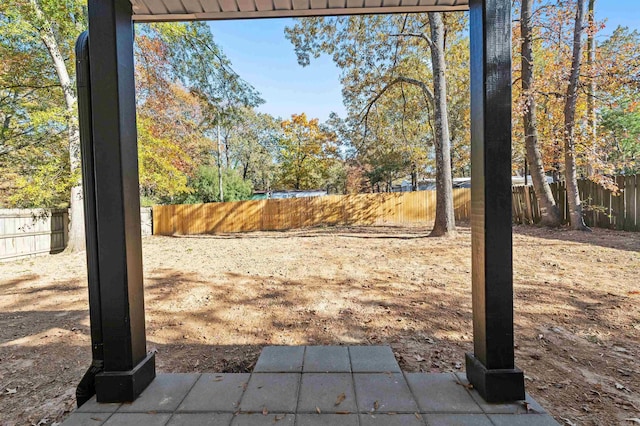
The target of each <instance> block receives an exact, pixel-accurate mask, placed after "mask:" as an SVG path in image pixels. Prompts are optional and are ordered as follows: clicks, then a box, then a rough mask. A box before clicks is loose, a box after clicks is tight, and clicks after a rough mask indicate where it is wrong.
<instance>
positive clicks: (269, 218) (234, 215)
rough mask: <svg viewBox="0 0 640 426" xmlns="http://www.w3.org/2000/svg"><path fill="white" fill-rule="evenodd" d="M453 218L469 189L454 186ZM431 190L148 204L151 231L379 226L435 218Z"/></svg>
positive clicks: (462, 210) (461, 213)
mask: <svg viewBox="0 0 640 426" xmlns="http://www.w3.org/2000/svg"><path fill="white" fill-rule="evenodd" d="M453 197H454V208H455V215H456V219H457V220H468V219H469V218H470V217H471V213H470V212H471V190H470V189H468V188H462V189H454V190H453ZM435 209H436V192H435V191H417V192H404V193H377V194H357V195H329V196H325V197H311V198H287V199H272V200H256V201H235V202H229V203H208V204H180V205H168V206H154V207H153V233H154V234H156V235H174V234H178V235H187V234H210V233H218V232H246V231H275V230H284V229H295V228H304V227H309V226H318V225H381V224H410V223H417V222H429V221H433V220H434V219H435Z"/></svg>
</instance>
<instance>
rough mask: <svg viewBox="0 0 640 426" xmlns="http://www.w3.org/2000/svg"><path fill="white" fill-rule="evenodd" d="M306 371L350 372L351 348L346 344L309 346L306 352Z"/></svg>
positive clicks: (304, 367)
mask: <svg viewBox="0 0 640 426" xmlns="http://www.w3.org/2000/svg"><path fill="white" fill-rule="evenodd" d="M302 371H303V372H305V373H349V372H351V362H350V361H349V349H348V348H347V347H346V346H307V350H306V351H305V354H304V364H303V370H302Z"/></svg>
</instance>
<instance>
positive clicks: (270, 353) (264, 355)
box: [253, 346, 305, 373]
mask: <svg viewBox="0 0 640 426" xmlns="http://www.w3.org/2000/svg"><path fill="white" fill-rule="evenodd" d="M304 348H305V347H304V346H267V347H266V348H264V349H262V352H261V353H260V356H259V357H258V362H256V366H255V367H254V369H253V372H254V373H299V372H301V371H302V361H303V359H304Z"/></svg>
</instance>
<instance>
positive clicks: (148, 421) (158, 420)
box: [104, 412, 171, 426]
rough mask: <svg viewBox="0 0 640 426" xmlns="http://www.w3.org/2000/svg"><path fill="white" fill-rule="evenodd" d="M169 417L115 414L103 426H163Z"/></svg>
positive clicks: (161, 414)
mask: <svg viewBox="0 0 640 426" xmlns="http://www.w3.org/2000/svg"><path fill="white" fill-rule="evenodd" d="M170 417H171V414H169V413H155V412H154V413H115V414H112V415H111V417H109V420H107V421H106V422H105V423H104V426H132V425H136V426H141V425H144V426H165V425H166V424H167V422H168V421H169V418H170Z"/></svg>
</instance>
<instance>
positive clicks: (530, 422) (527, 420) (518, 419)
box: [489, 414, 560, 426]
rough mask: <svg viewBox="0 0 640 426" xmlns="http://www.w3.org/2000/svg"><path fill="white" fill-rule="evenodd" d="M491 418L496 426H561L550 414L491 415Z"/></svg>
mask: <svg viewBox="0 0 640 426" xmlns="http://www.w3.org/2000/svg"><path fill="white" fill-rule="evenodd" d="M489 418H490V419H491V421H492V422H493V424H494V425H496V426H560V423H558V422H556V421H555V420H554V419H553V417H551V416H550V415H548V414H520V415H513V414H490V415H489Z"/></svg>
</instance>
